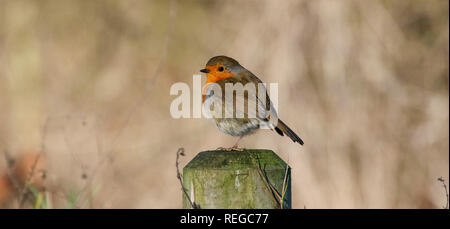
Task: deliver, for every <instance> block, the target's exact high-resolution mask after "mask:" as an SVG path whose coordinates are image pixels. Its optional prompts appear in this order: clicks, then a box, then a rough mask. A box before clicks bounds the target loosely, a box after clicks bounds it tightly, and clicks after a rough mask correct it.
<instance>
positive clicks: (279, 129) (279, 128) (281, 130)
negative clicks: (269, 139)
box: [275, 119, 303, 145]
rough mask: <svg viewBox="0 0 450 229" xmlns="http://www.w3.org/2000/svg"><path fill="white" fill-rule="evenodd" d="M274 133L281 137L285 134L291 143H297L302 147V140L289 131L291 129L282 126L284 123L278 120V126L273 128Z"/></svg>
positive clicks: (284, 125)
mask: <svg viewBox="0 0 450 229" xmlns="http://www.w3.org/2000/svg"><path fill="white" fill-rule="evenodd" d="M275 131H276V132H277V133H278V134H279V135H281V136H283V135H284V134H286V135H287V136H288V137H290V138H291V139H292V141H294V142H298V143H300V145H303V140H302V139H301V138H300V137H299V136H297V134H295V132H294V131H293V130H291V128H289V127H288V126H287V125H286V124H284V122H283V121H281V120H280V119H278V124H277V127H275ZM283 133H284V134H283Z"/></svg>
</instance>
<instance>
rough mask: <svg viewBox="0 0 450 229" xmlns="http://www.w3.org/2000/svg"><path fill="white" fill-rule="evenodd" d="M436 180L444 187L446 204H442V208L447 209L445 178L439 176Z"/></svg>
mask: <svg viewBox="0 0 450 229" xmlns="http://www.w3.org/2000/svg"><path fill="white" fill-rule="evenodd" d="M437 180H438V181H440V182H441V183H442V187H444V190H445V196H446V197H447V202H446V204H445V206H444V207H443V208H444V209H448V207H449V206H448V202H449V197H448V190H447V185H445V180H444V178H442V177H439V178H438V179H437Z"/></svg>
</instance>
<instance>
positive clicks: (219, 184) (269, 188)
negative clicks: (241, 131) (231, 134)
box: [183, 149, 291, 209]
mask: <svg viewBox="0 0 450 229" xmlns="http://www.w3.org/2000/svg"><path fill="white" fill-rule="evenodd" d="M283 184H284V186H283ZM183 185H184V187H185V188H186V190H187V193H188V194H189V196H190V198H191V200H193V201H194V202H195V204H197V205H198V206H199V207H200V208H213V209H216V208H223V209H229V208H240V209H254V208H281V207H280V206H281V204H280V203H282V206H283V207H282V208H291V179H290V169H289V167H288V166H287V164H286V163H285V162H284V161H283V160H282V159H281V158H280V157H278V156H277V155H276V154H275V153H274V152H273V151H271V150H264V149H252V150H249V149H247V150H244V151H242V152H240V151H221V150H215V151H204V152H200V153H199V154H198V155H197V156H196V157H195V158H194V159H192V160H191V161H190V162H189V163H188V164H187V165H186V166H185V167H184V169H183ZM283 187H284V190H285V191H284V196H283V197H284V198H281V196H282V195H283ZM281 199H283V201H281ZM183 208H191V205H190V203H189V201H188V199H187V197H186V196H185V195H184V194H183Z"/></svg>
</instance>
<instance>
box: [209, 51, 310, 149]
mask: <svg viewBox="0 0 450 229" xmlns="http://www.w3.org/2000/svg"><path fill="white" fill-rule="evenodd" d="M200 72H203V73H206V76H207V80H206V83H205V85H204V87H203V109H205V107H206V109H205V110H207V111H208V114H209V119H210V120H211V121H212V122H213V123H214V125H215V126H216V127H217V128H218V129H219V130H220V131H222V132H224V133H226V134H229V135H231V136H236V137H239V139H238V141H237V142H236V144H234V146H232V147H231V148H221V149H226V150H242V149H240V148H238V144H239V141H240V140H241V139H242V137H243V136H245V135H248V134H251V133H253V132H255V131H256V130H258V129H261V128H268V129H271V130H275V131H276V132H277V133H278V134H280V135H281V136H283V135H284V134H285V135H287V136H288V137H289V138H291V139H292V141H294V142H298V143H299V144H300V145H303V141H302V139H300V137H298V136H297V134H295V132H294V131H292V130H291V129H290V128H289V127H288V126H287V125H286V124H285V123H284V122H282V121H281V120H280V119H278V115H277V112H276V110H275V108H274V107H273V105H272V102H271V101H270V98H269V95H268V94H267V92H266V88H265V87H264V86H261V85H263V84H262V81H261V80H260V79H259V78H258V77H256V76H255V75H254V74H253V73H251V72H250V71H249V70H247V69H245V68H244V67H242V66H241V65H240V64H239V63H238V62H237V61H236V60H234V59H233V58H230V57H227V56H215V57H213V58H211V59H210V60H209V61H208V62H207V63H206V67H205V68H204V69H201V70H200ZM239 83H240V84H242V85H243V86H246V85H248V84H249V86H251V87H246V88H253V90H251V89H249V90H248V91H244V92H243V93H239V92H237V91H236V92H232V93H226V90H227V88H230V86H234V85H237V84H239ZM217 87H219V88H220V91H219V92H217ZM239 105H241V106H239ZM242 105H243V106H242ZM252 106H253V108H254V109H252ZM242 107H243V108H244V109H242Z"/></svg>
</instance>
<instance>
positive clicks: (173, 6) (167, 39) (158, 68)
mask: <svg viewBox="0 0 450 229" xmlns="http://www.w3.org/2000/svg"><path fill="white" fill-rule="evenodd" d="M169 16H170V22H169V29H168V32H167V35H166V37H165V40H164V45H163V50H162V53H161V57H160V59H159V63H158V65H157V66H156V70H155V72H154V73H153V75H152V77H151V78H150V80H149V83H147V84H146V85H148V86H147V88H146V89H145V91H144V93H143V94H142V96H141V97H140V98H139V99H137V100H136V102H135V103H134V104H133V106H132V107H131V109H130V111H129V113H128V114H127V116H126V118H125V121H124V124H123V125H122V127H121V128H120V129H119V130H118V132H117V135H116V136H115V137H114V138H113V140H112V143H111V146H110V149H109V150H106V155H103V158H102V159H100V161H99V162H98V163H97V165H96V167H95V168H94V169H93V170H92V173H91V174H90V176H89V177H88V180H87V181H86V184H85V186H84V187H83V188H82V190H81V191H80V192H79V195H80V198H78V199H77V201H76V202H75V205H74V206H77V205H78V203H80V202H81V201H80V200H81V199H82V198H83V196H82V195H83V194H84V193H85V191H86V190H87V189H88V187H89V186H90V185H91V183H92V180H93V179H94V177H95V176H96V174H97V172H98V170H99V169H100V167H102V166H103V164H105V162H107V161H108V159H109V158H111V157H112V156H113V154H114V148H115V146H116V143H117V142H118V139H119V138H120V137H121V136H122V133H123V131H124V130H125V128H126V127H127V126H128V124H129V123H130V121H131V118H132V116H133V114H134V113H135V112H136V110H137V109H138V108H139V107H141V105H142V104H143V103H144V102H145V101H146V99H148V95H149V94H150V92H151V91H152V89H153V85H154V83H155V81H156V79H157V78H158V76H159V75H160V73H161V70H162V67H163V66H164V63H165V61H166V57H167V53H168V48H169V43H170V40H171V37H172V33H173V30H174V27H175V18H176V0H171V1H170V9H169ZM97 147H98V146H97Z"/></svg>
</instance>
